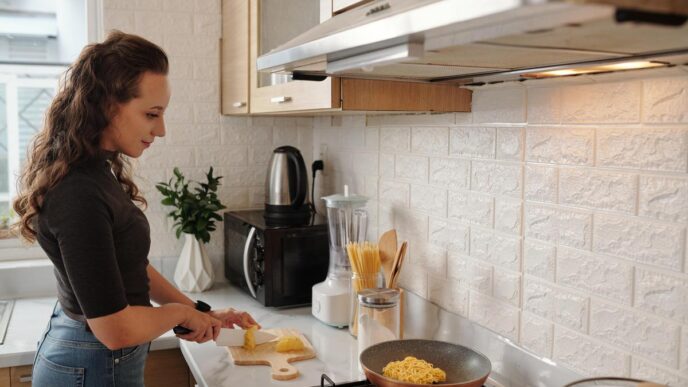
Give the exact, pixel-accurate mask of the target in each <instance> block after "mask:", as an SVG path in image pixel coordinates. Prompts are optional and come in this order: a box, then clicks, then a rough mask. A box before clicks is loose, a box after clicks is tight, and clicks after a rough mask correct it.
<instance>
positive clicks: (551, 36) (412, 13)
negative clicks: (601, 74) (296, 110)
mask: <svg viewBox="0 0 688 387" xmlns="http://www.w3.org/2000/svg"><path fill="white" fill-rule="evenodd" d="M598 1H600V2H602V1H612V2H613V1H620V0H577V1H576V2H571V1H552V0H490V1H474V0H378V1H375V2H373V3H369V4H367V5H365V6H362V7H359V8H356V9H353V10H350V11H348V12H345V13H343V14H340V15H338V16H335V17H333V18H331V19H329V20H326V21H325V22H323V23H321V24H320V25H318V26H316V27H314V28H313V29H311V30H309V31H307V32H306V33H304V34H302V35H300V36H298V37H296V38H294V39H293V40H291V41H289V42H287V43H286V44H284V45H282V46H280V47H278V48H277V49H275V50H273V51H270V52H268V53H266V54H264V55H262V56H260V57H259V58H258V61H257V68H258V70H259V71H270V72H288V73H293V74H294V75H295V77H304V76H307V75H311V76H322V75H336V76H345V77H358V78H377V79H401V80H415V81H426V82H427V81H430V82H437V81H444V82H458V83H462V84H465V83H475V82H484V81H488V82H489V81H504V80H512V79H521V78H523V77H526V76H527V74H529V73H532V72H538V71H545V70H551V69H554V70H556V69H560V68H571V67H578V66H586V65H599V64H604V63H614V62H625V61H630V60H640V59H642V60H652V61H655V62H657V63H661V64H666V65H670V64H685V63H688V23H685V20H686V18H685V15H682V14H658V13H652V12H646V11H638V10H635V9H619V8H617V7H615V6H612V5H605V4H599V3H597V2H598ZM623 2H624V3H626V4H628V3H631V5H632V3H634V0H623ZM635 2H637V1H635Z"/></svg>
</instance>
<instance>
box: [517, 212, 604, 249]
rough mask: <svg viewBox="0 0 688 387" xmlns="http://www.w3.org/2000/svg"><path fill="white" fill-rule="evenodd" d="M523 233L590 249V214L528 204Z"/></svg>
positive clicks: (548, 240) (544, 239)
mask: <svg viewBox="0 0 688 387" xmlns="http://www.w3.org/2000/svg"><path fill="white" fill-rule="evenodd" d="M524 224H525V235H526V236H529V237H533V238H536V239H541V240H543V241H546V242H551V243H560V244H562V245H565V246H571V247H577V248H580V249H586V250H587V249H590V244H591V242H590V240H591V232H592V216H591V215H590V214H588V213H585V212H582V211H575V210H569V209H565V208H560V207H549V206H539V205H535V204H528V205H526V208H525V222H524Z"/></svg>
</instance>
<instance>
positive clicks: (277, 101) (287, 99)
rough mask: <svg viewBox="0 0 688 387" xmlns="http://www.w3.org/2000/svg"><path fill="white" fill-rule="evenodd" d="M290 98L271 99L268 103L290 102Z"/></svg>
mask: <svg viewBox="0 0 688 387" xmlns="http://www.w3.org/2000/svg"><path fill="white" fill-rule="evenodd" d="M290 101H291V97H285V96H283V95H282V96H279V97H272V98H270V102H272V103H285V102H290Z"/></svg>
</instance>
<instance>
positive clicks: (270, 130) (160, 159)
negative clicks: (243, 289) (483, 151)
mask: <svg viewBox="0 0 688 387" xmlns="http://www.w3.org/2000/svg"><path fill="white" fill-rule="evenodd" d="M103 20H104V28H105V31H106V32H107V31H108V30H111V29H119V30H122V31H124V32H128V33H133V34H137V35H141V36H143V37H144V38H147V39H149V40H151V41H153V42H154V43H156V44H158V45H160V46H161V47H162V48H163V49H164V50H165V52H166V53H167V55H168V57H169V60H170V73H169V78H170V85H171V89H172V99H171V101H170V105H169V106H168V109H167V111H166V113H165V122H166V124H167V134H166V136H165V137H164V138H162V139H158V140H156V142H155V144H154V145H153V146H152V147H151V149H149V150H147V151H146V152H144V155H143V156H142V157H140V158H139V159H138V160H136V161H135V165H136V171H135V173H136V176H137V179H136V182H137V184H139V187H140V188H141V190H142V191H143V193H144V195H145V197H146V199H147V200H148V202H149V208H148V209H147V210H146V211H145V213H146V216H147V217H148V220H149V222H150V224H151V239H152V242H151V251H150V255H149V258H150V261H151V263H152V264H153V265H154V266H156V267H157V268H158V269H159V270H161V271H162V272H163V274H165V275H166V276H167V277H168V278H171V277H172V275H173V273H174V268H175V265H176V259H177V257H178V256H179V253H180V252H181V247H182V244H183V242H182V241H183V239H182V241H179V240H177V239H176V238H175V236H174V232H173V231H172V228H171V227H172V221H171V219H168V218H167V217H166V213H167V212H169V211H170V208H169V207H163V206H162V205H161V204H160V200H161V196H160V194H159V193H158V192H157V190H156V189H155V183H157V182H160V181H167V180H168V179H170V178H171V177H172V169H173V168H174V167H175V166H176V167H179V168H180V169H181V170H182V171H183V172H184V173H185V174H186V176H187V177H188V178H191V179H194V180H197V181H198V180H202V179H204V178H205V175H204V173H205V172H207V170H208V168H209V167H211V166H212V167H214V168H215V170H216V171H217V172H216V175H217V174H219V175H222V176H224V178H223V179H222V180H221V183H222V186H221V187H220V189H219V196H220V200H221V201H222V202H223V204H225V205H226V206H227V207H228V208H229V209H248V208H261V207H262V206H263V193H264V186H265V174H266V171H267V165H268V162H269V158H270V155H271V153H272V149H274V148H275V147H277V146H281V145H293V146H296V147H298V148H299V149H300V150H301V151H302V154H303V155H304V158H305V160H306V164H307V165H310V163H311V162H312V160H313V158H312V152H311V149H312V148H313V119H312V118H310V117H301V118H296V117H294V118H280V117H275V118H273V117H252V118H245V117H244V118H242V117H224V116H222V115H221V114H220V94H219V85H220V74H219V68H220V66H219V60H220V46H219V38H220V31H221V18H220V0H195V1H194V0H157V1H136V2H134V1H128V0H105V1H104V13H103ZM445 130H446V128H445ZM445 142H446V141H445ZM333 149H334V148H333ZM376 150H377V149H376ZM371 157H372V158H373V159H374V160H375V161H377V153H374V154H372V155H371ZM377 170H378V169H377V166H376V165H374V166H373V168H372V169H360V172H361V173H368V172H370V171H374V173H375V174H377ZM217 225H218V230H217V231H216V232H214V233H213V234H212V237H211V240H210V244H209V245H208V246H207V247H208V254H209V256H210V258H211V261H212V263H213V267H214V269H215V276H216V280H217V281H224V269H223V251H224V247H223V245H222V243H223V242H222V241H223V237H222V235H223V234H222V233H223V227H222V222H219V223H218V224H217Z"/></svg>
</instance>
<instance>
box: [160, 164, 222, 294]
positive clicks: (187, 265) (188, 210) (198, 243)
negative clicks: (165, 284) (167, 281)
mask: <svg viewBox="0 0 688 387" xmlns="http://www.w3.org/2000/svg"><path fill="white" fill-rule="evenodd" d="M221 178H222V176H217V177H215V176H213V168H212V167H210V170H209V171H208V173H207V174H206V179H207V182H205V183H199V182H195V181H191V180H190V181H187V180H186V179H185V177H184V175H183V174H182V173H181V172H180V171H179V168H174V177H173V178H171V179H170V180H169V181H168V182H167V183H165V182H159V183H158V184H156V185H155V187H156V188H157V189H158V191H160V193H161V194H162V195H163V199H162V201H161V203H162V204H163V205H166V206H171V207H174V210H173V211H170V212H169V213H168V214H167V216H169V217H170V218H172V219H173V220H174V225H173V227H174V228H175V233H176V235H177V238H180V237H181V235H182V234H184V237H185V241H184V247H183V248H182V252H181V254H180V256H179V261H178V262H177V267H176V269H175V272H174V281H175V282H176V283H177V286H179V288H180V289H181V290H184V291H188V292H202V291H204V290H207V289H209V288H210V287H211V286H212V284H213V280H214V274H213V269H212V265H211V264H210V259H208V254H207V252H206V250H205V246H204V244H205V243H208V242H209V241H210V233H211V232H212V231H214V230H215V229H216V227H215V221H217V220H222V216H220V215H219V214H217V211H220V210H222V209H225V208H227V207H225V206H223V205H222V203H221V202H220V200H219V199H218V198H217V188H218V186H219V185H220V179H221ZM192 183H195V185H196V187H194V188H192V189H191V188H190V187H189V186H190V185H191V184H192Z"/></svg>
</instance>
